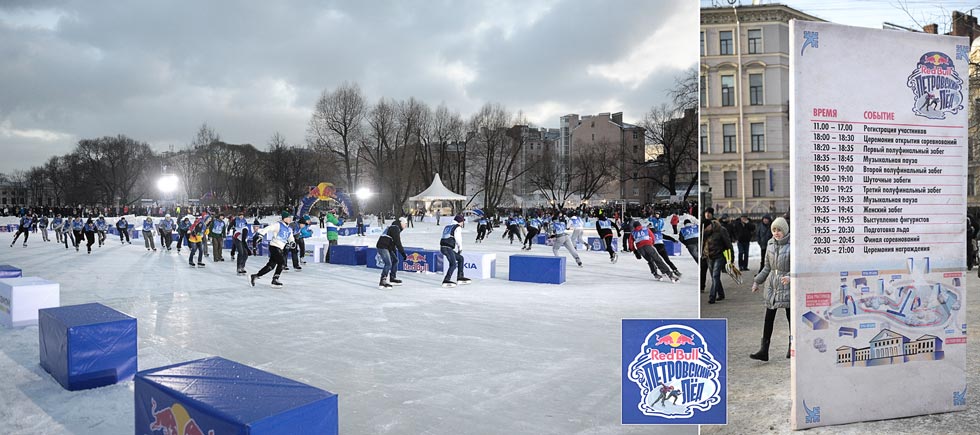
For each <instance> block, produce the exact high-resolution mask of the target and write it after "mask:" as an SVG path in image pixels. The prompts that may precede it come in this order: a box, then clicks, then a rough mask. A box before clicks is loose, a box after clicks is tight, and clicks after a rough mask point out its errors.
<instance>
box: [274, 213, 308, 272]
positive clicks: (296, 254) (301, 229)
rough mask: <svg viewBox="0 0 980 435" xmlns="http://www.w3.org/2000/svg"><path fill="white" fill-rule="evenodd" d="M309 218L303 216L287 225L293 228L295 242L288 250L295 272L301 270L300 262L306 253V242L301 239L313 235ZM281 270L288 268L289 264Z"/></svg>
mask: <svg viewBox="0 0 980 435" xmlns="http://www.w3.org/2000/svg"><path fill="white" fill-rule="evenodd" d="M309 219H310V217H309V216H303V217H301V218H299V219H297V220H296V221H293V223H292V224H290V225H289V226H290V227H291V228H292V230H293V241H295V242H296V246H295V247H294V248H292V249H291V250H290V251H289V252H291V253H292V256H293V269H295V270H296V271H297V272H298V271H301V270H303V266H300V262H301V261H303V255H304V254H305V253H306V242H305V241H303V240H304V239H307V238H309V237H313V231H310V225H309V224H310V220H309ZM282 270H289V266H288V265H286V266H285V267H283V269H282Z"/></svg>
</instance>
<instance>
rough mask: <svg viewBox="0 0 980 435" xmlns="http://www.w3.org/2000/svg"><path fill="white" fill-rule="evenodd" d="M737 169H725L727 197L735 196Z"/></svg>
mask: <svg viewBox="0 0 980 435" xmlns="http://www.w3.org/2000/svg"><path fill="white" fill-rule="evenodd" d="M735 183H736V178H735V171H725V198H734V197H735Z"/></svg>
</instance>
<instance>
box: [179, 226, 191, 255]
mask: <svg viewBox="0 0 980 435" xmlns="http://www.w3.org/2000/svg"><path fill="white" fill-rule="evenodd" d="M190 228H191V220H190V219H188V218H186V217H185V218H184V219H181V221H180V222H178V223H177V253H178V254H180V249H181V248H183V247H184V243H185V242H187V231H188V230H190Z"/></svg>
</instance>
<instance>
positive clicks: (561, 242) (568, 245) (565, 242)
mask: <svg viewBox="0 0 980 435" xmlns="http://www.w3.org/2000/svg"><path fill="white" fill-rule="evenodd" d="M565 231H566V227H565V222H563V221H561V220H559V219H558V216H555V217H554V219H553V220H552V221H551V235H550V236H548V238H549V239H554V244H553V245H552V246H551V252H553V253H554V254H555V257H557V256H558V249H559V248H561V247H563V246H564V247H565V249H566V250H568V252H569V253H570V254H572V257H574V258H575V264H578V267H582V259H581V258H579V256H578V251H576V250H575V246H574V245H572V240H571V239H570V238H569V237H568V234H566V233H565Z"/></svg>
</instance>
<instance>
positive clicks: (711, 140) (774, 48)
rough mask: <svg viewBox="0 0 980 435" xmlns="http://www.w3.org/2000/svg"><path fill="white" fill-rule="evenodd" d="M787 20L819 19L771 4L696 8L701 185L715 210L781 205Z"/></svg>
mask: <svg viewBox="0 0 980 435" xmlns="http://www.w3.org/2000/svg"><path fill="white" fill-rule="evenodd" d="M791 19H798V20H808V21H823V20H821V19H819V18H816V17H813V16H811V15H808V14H805V13H803V12H800V11H798V10H795V9H793V8H790V7H787V6H784V5H778V4H777V5H761V6H742V7H737V8H731V7H720V8H702V9H701V43H700V44H701V48H700V49H701V65H700V73H701V74H700V80H701V83H700V85H701V86H700V87H701V95H700V99H701V102H700V104H701V118H700V123H699V130H700V131H699V135H700V147H701V150H700V151H701V168H700V169H701V180H702V181H701V184H702V187H703V188H707V189H709V190H710V192H711V200H712V204H711V205H712V206H713V207H714V208H715V212H716V213H719V214H721V213H728V214H741V213H746V214H764V213H782V212H785V211H788V210H789V189H790V184H789V146H790V136H789V45H790V41H789V20H791ZM704 206H707V205H704Z"/></svg>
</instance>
